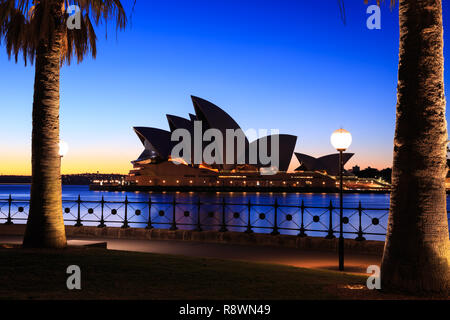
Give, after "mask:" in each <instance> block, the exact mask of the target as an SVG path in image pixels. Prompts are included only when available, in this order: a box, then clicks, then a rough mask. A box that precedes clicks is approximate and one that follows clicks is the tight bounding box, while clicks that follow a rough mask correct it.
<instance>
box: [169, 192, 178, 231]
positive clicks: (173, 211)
mask: <svg viewBox="0 0 450 320" xmlns="http://www.w3.org/2000/svg"><path fill="white" fill-rule="evenodd" d="M176 205H177V201H176V199H175V197H173V201H172V207H173V209H172V226H171V227H170V230H178V228H177V220H176V215H175V214H176Z"/></svg>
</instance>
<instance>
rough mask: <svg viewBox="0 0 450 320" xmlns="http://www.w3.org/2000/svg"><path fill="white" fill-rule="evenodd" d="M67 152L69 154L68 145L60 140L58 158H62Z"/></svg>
mask: <svg viewBox="0 0 450 320" xmlns="http://www.w3.org/2000/svg"><path fill="white" fill-rule="evenodd" d="M67 152H69V145H68V144H67V142H65V141H62V140H60V141H59V156H60V157H64V156H65V155H66V154H67Z"/></svg>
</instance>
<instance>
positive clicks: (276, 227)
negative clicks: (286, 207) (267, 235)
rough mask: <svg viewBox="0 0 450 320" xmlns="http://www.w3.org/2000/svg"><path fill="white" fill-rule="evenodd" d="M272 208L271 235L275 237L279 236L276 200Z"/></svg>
mask: <svg viewBox="0 0 450 320" xmlns="http://www.w3.org/2000/svg"><path fill="white" fill-rule="evenodd" d="M273 207H274V217H273V231H272V233H271V235H273V236H276V235H279V234H280V232H279V231H278V201H277V198H275V203H274V205H273Z"/></svg>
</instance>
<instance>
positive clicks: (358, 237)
mask: <svg viewBox="0 0 450 320" xmlns="http://www.w3.org/2000/svg"><path fill="white" fill-rule="evenodd" d="M361 217H362V207H361V201H359V205H358V218H359V228H358V236H357V237H356V238H355V240H356V241H364V240H366V238H364V236H363V230H362V222H361V220H362V219H361Z"/></svg>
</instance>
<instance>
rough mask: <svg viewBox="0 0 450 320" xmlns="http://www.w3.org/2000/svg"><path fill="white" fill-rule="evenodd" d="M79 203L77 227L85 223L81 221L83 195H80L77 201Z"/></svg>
mask: <svg viewBox="0 0 450 320" xmlns="http://www.w3.org/2000/svg"><path fill="white" fill-rule="evenodd" d="M76 202H77V204H78V208H77V222H76V223H75V227H81V226H82V225H83V224H82V223H81V196H80V195H78V200H77V201H76Z"/></svg>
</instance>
